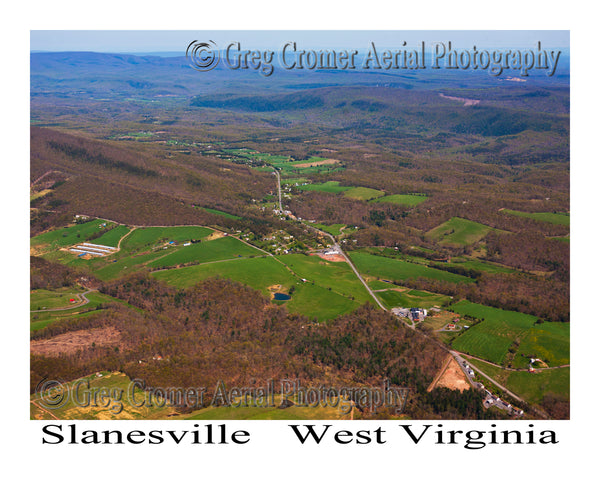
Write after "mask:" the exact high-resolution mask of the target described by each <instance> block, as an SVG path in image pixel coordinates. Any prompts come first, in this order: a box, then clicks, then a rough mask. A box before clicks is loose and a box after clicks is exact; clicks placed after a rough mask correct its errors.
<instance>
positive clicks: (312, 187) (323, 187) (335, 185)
mask: <svg viewBox="0 0 600 480" xmlns="http://www.w3.org/2000/svg"><path fill="white" fill-rule="evenodd" d="M297 188H298V190H302V191H317V192H327V193H342V192H345V191H346V190H350V189H351V188H352V187H343V186H341V185H340V182H337V181H333V180H332V181H329V182H325V183H310V184H308V185H299V186H298V187H297Z"/></svg>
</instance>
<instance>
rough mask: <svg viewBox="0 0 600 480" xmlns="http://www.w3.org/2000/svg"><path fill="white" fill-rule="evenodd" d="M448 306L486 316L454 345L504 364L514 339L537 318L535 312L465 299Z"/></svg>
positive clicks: (481, 317)
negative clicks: (523, 311)
mask: <svg viewBox="0 0 600 480" xmlns="http://www.w3.org/2000/svg"><path fill="white" fill-rule="evenodd" d="M448 309H449V310H451V311H453V312H456V313H459V314H461V315H469V316H471V317H475V318H480V319H483V321H482V322H480V323H478V324H476V325H473V326H472V327H471V328H469V330H467V331H466V332H465V333H463V334H462V335H460V336H459V337H458V338H456V340H454V341H453V343H452V347H453V348H455V349H456V350H459V351H461V352H465V353H468V354H470V355H474V356H476V357H480V358H483V359H486V360H489V361H491V362H494V363H497V364H502V362H503V361H504V359H505V357H506V354H507V353H508V349H509V348H510V346H511V345H512V344H513V342H514V341H515V340H516V339H517V338H521V337H523V336H524V335H526V333H527V332H528V331H529V329H530V328H531V327H532V326H533V325H534V323H535V322H536V320H537V318H536V317H534V316H533V315H526V314H524V313H519V312H511V311H507V310H501V309H499V308H494V307H487V306H485V305H479V304H476V303H472V302H469V301H468V300H461V301H460V302H458V303H455V304H454V305H451V306H450V307H448Z"/></svg>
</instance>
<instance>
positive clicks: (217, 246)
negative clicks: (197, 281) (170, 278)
mask: <svg viewBox="0 0 600 480" xmlns="http://www.w3.org/2000/svg"><path fill="white" fill-rule="evenodd" d="M252 255H264V254H263V252H261V251H260V250H257V249H256V248H253V247H250V246H248V245H246V244H245V243H242V242H240V241H239V240H237V239H235V238H233V237H221V238H217V239H215V240H209V241H203V242H200V243H194V244H192V245H188V246H182V247H178V248H177V250H175V251H174V252H172V253H169V254H168V255H165V256H163V257H160V258H157V259H156V260H153V261H152V262H150V263H149V264H148V266H149V267H150V268H158V267H167V266H173V265H180V264H184V263H189V262H198V263H206V262H216V261H218V260H226V259H229V258H236V257H249V256H252Z"/></svg>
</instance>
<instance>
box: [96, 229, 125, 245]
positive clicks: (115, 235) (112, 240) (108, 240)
mask: <svg viewBox="0 0 600 480" xmlns="http://www.w3.org/2000/svg"><path fill="white" fill-rule="evenodd" d="M129 230H130V228H129V227H127V226H125V225H117V226H116V227H115V228H113V229H111V230H109V231H108V232H106V233H105V234H104V235H102V236H101V237H99V238H96V239H95V240H94V241H93V242H92V243H95V244H97V245H106V246H108V247H117V246H118V245H119V240H121V238H122V237H123V236H125V235H126V234H127V232H129Z"/></svg>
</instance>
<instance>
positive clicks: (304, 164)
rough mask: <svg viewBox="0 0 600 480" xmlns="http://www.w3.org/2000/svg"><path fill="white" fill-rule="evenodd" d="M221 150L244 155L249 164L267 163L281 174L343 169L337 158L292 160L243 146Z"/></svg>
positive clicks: (289, 174)
mask: <svg viewBox="0 0 600 480" xmlns="http://www.w3.org/2000/svg"><path fill="white" fill-rule="evenodd" d="M223 152H225V153H229V154H233V155H237V156H238V157H245V158H247V159H248V160H249V162H250V164H252V163H254V164H255V165H257V164H258V163H259V162H264V163H267V164H269V165H272V166H273V167H275V168H277V169H278V170H280V172H281V174H282V175H283V176H292V175H294V176H298V175H308V174H311V173H320V172H322V171H336V170H340V169H343V166H342V165H341V162H340V161H339V160H334V159H330V158H323V157H316V156H312V157H310V158H308V159H307V160H294V159H293V158H292V157H290V156H286V155H271V154H270V153H259V152H256V151H254V150H248V149H244V148H238V149H224V150H223ZM254 168H256V169H258V170H260V169H264V168H263V167H261V166H255V167H254ZM265 170H266V169H265Z"/></svg>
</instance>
